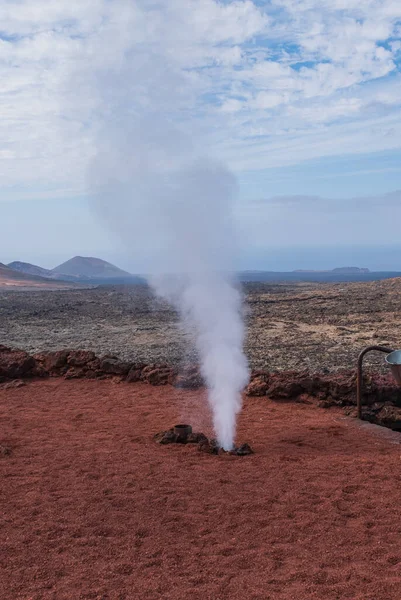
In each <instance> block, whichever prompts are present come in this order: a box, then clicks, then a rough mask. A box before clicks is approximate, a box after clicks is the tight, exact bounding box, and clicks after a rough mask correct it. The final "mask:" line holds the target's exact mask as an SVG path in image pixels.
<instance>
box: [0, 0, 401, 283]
mask: <svg viewBox="0 0 401 600" xmlns="http://www.w3.org/2000/svg"><path fill="white" fill-rule="evenodd" d="M400 71H401V3H400V1H399V0H276V1H274V0H272V1H262V0H259V1H257V0H254V1H253V2H252V1H251V0H244V1H241V0H237V1H220V2H217V1H215V0H162V1H161V0H153V1H145V0H135V1H133V0H68V1H67V0H58V1H57V2H48V0H3V1H2V2H1V3H0V80H1V82H2V85H1V89H0V114H1V119H0V262H4V263H7V262H10V261H12V260H25V261H29V262H33V263H36V264H40V265H41V266H44V267H54V266H55V265H56V264H59V263H60V262H63V261H64V260H67V259H68V258H70V257H71V256H73V255H76V254H79V255H89V256H99V257H101V258H104V259H106V260H110V261H112V262H117V264H118V265H119V266H121V267H123V268H126V269H129V270H131V271H134V272H143V270H144V269H145V268H146V259H145V258H146V257H143V256H141V255H140V253H139V252H137V251H135V252H133V253H132V254H131V253H130V252H127V248H126V247H125V246H124V245H123V244H122V242H121V241H120V240H119V239H118V236H116V235H115V233H113V231H111V230H109V228H108V227H107V226H106V225H105V223H104V222H102V221H101V219H99V218H98V215H97V214H96V211H94V210H93V201H92V200H93V190H92V188H91V183H90V178H88V171H89V170H90V165H91V163H92V162H93V160H94V157H95V156H96V155H97V153H98V152H99V139H101V140H102V144H105V145H107V143H108V142H107V139H106V141H105V137H104V135H103V136H101V137H100V136H99V131H101V130H102V127H103V126H104V123H106V122H110V121H113V120H116V119H118V120H119V121H120V123H123V124H124V123H127V131H129V126H128V124H129V122H130V119H138V115H139V116H140V115H141V114H142V112H143V111H144V110H145V111H146V114H147V115H148V116H149V115H154V116H155V119H156V118H159V117H162V118H163V119H164V120H165V121H166V120H167V121H168V122H170V123H172V124H174V127H175V129H176V130H177V131H181V132H182V133H183V135H185V136H186V137H187V138H189V139H190V140H191V144H192V145H193V146H194V147H196V148H197V149H198V150H199V151H202V152H203V153H204V154H207V155H208V156H210V157H211V158H213V159H215V160H218V161H220V162H222V163H223V164H225V165H226V166H227V167H228V168H229V169H230V170H231V171H232V172H233V173H234V175H235V176H236V178H237V181H238V195H237V197H236V201H235V207H234V217H235V223H236V227H237V230H238V237H239V243H240V247H241V253H240V260H239V263H238V266H239V267H241V268H246V269H252V268H255V269H263V268H266V269H269V270H271V269H273V270H278V271H280V270H292V269H298V268H334V267H336V266H346V265H351V264H352V265H354V264H355V265H356V266H366V267H369V268H371V269H381V270H400V271H401V241H400V235H399V231H400V225H399V224H400V223H401V73H400ZM127 135H128V134H127ZM109 143H110V144H112V141H111V140H110V142H109ZM132 148H133V149H132V151H133V152H138V145H137V144H135V143H133V144H132Z"/></svg>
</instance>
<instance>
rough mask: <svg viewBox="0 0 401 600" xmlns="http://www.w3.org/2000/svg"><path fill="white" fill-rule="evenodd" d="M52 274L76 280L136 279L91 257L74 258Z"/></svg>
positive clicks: (107, 263)
mask: <svg viewBox="0 0 401 600" xmlns="http://www.w3.org/2000/svg"><path fill="white" fill-rule="evenodd" d="M51 272H52V274H53V277H54V276H58V277H60V278H63V277H64V276H69V277H73V278H74V279H76V280H80V281H81V280H128V279H131V278H134V276H133V275H131V273H128V272H127V271H123V270H122V269H119V268H118V267H116V266H115V265H112V264H111V263H109V262H107V261H105V260H102V259H100V258H93V257H89V256H74V258H71V259H70V260H67V262H65V263H63V264H61V265H59V266H58V267H55V268H54V269H52V271H51Z"/></svg>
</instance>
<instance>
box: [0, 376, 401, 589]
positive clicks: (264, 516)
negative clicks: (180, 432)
mask: <svg viewBox="0 0 401 600" xmlns="http://www.w3.org/2000/svg"><path fill="white" fill-rule="evenodd" d="M202 399H203V393H202V392H187V391H178V390H175V389H173V388H171V387H169V386H167V387H162V388H154V387H151V386H148V385H145V384H135V385H127V384H119V385H118V384H116V383H113V382H110V381H103V382H99V381H83V380H82V381H64V380H62V379H53V380H48V381H44V382H43V381H38V382H33V383H29V384H28V385H27V386H26V387H22V388H19V389H1V390H0V444H2V445H3V448H4V446H8V447H10V448H11V450H12V453H11V455H4V452H3V455H2V454H0V474H1V489H0V508H1V538H0V539H1V543H0V597H1V600H42V599H45V600H48V599H49V600H50V599H53V600H64V599H65V600H78V599H99V600H100V599H102V600H123V599H133V600H141V599H150V600H158V599H163V600H164V599H171V600H184V599H185V600H187V599H188V598H190V599H191V600H198V599H199V600H209V599H210V600H268V599H270V600H284V599H285V600H289V599H294V600H311V599H315V598H318V599H321V600H331V599H333V600H334V599H338V600H344V599H346V598H349V599H352V600H391V599H394V600H395V599H397V600H398V599H399V598H400V597H401V519H400V510H401V509H400V507H401V487H400V478H401V475H400V466H401V458H400V454H401V449H400V446H399V444H397V443H393V442H392V441H391V440H388V439H386V437H385V435H384V434H383V435H379V434H377V433H375V432H374V431H370V430H368V429H367V430H365V428H361V427H358V426H357V425H356V422H355V421H351V420H347V419H345V418H343V417H342V416H341V413H339V412H336V411H326V410H323V409H318V408H315V407H313V406H309V405H302V404H281V403H272V402H269V401H268V400H266V399H265V398H250V399H247V400H246V403H245V409H244V411H243V413H242V415H241V418H240V423H239V432H238V441H239V442H244V441H247V442H249V443H250V444H251V445H252V446H253V447H254V450H255V452H256V454H254V455H253V456H249V457H243V458H239V457H233V456H211V455H207V454H202V453H199V452H198V451H197V449H196V447H195V446H179V445H173V446H160V445H157V444H156V443H155V442H154V441H153V439H152V436H153V434H154V433H155V432H157V431H159V430H161V429H166V428H168V427H170V426H171V425H173V424H174V423H176V422H177V421H181V420H182V418H183V417H185V416H187V415H188V414H189V413H191V411H192V422H193V424H194V425H196V426H199V427H202V428H203V430H204V431H205V433H207V434H208V433H209V432H208V430H207V428H205V427H204V420H203V419H205V418H207V415H206V413H205V415H203V416H202V413H203V412H205V411H203V410H200V411H199V412H198V418H196V406H198V407H199V406H202V402H203V400H202Z"/></svg>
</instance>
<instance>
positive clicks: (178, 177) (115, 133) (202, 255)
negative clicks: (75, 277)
mask: <svg viewBox="0 0 401 600" xmlns="http://www.w3.org/2000/svg"><path fill="white" fill-rule="evenodd" d="M146 60H147V62H146V64H147V65H148V68H147V69H146V70H144V69H142V68H139V67H138V65H139V64H140V61H139V59H138V57H137V60H136V61H133V60H132V59H131V55H129V54H128V55H127V57H126V58H124V60H123V61H122V62H121V64H120V65H119V67H118V69H116V70H115V71H111V72H110V70H109V71H107V72H101V73H99V74H98V76H97V81H96V86H97V90H98V92H97V93H98V95H99V97H100V101H99V106H100V109H99V113H100V117H101V118H100V119H99V122H102V127H99V130H98V134H97V152H96V157H95V159H94V160H93V164H92V167H91V169H90V187H91V190H92V192H94V195H93V198H94V199H93V204H94V207H95V210H96V212H97V213H99V212H100V214H101V216H102V217H103V218H104V220H106V222H107V224H108V225H109V226H112V227H113V228H114V229H115V230H116V232H117V233H118V235H119V236H120V237H121V238H122V239H123V240H124V241H125V245H126V247H127V248H128V250H129V251H130V252H131V253H132V254H133V255H134V256H135V255H138V254H140V256H141V259H142V260H141V264H142V265H146V267H145V268H146V270H147V272H148V273H149V282H150V284H151V285H152V286H153V288H154V290H155V291H156V293H157V295H159V296H160V297H163V298H165V299H167V300H168V301H169V302H170V303H172V304H173V305H174V306H175V308H176V309H177V311H178V313H179V314H180V317H181V320H182V322H183V324H184V325H185V326H186V327H188V328H190V329H191V330H192V331H194V332H195V339H196V347H197V351H198V355H199V359H200V365H201V370H202V375H203V377H204V379H205V381H206V383H207V386H208V390H209V395H208V397H209V402H210V405H211V408H212V411H213V418H214V427H215V431H216V434H217V437H218V440H219V442H220V444H221V445H222V446H223V447H224V448H226V449H229V448H231V447H232V445H233V442H234V436H235V422H236V415H237V413H238V411H239V409H240V407H241V390H242V388H243V387H244V385H246V383H247V380H248V368H247V362H246V359H245V356H244V354H243V351H242V346H243V337H244V326H243V320H242V302H241V300H242V299H241V294H240V292H239V291H238V290H237V288H236V287H235V285H234V284H233V282H232V280H231V277H230V275H229V274H230V273H232V272H233V271H234V270H235V264H234V256H235V228H234V225H233V220H232V211H233V201H234V198H235V195H236V191H237V184H236V180H235V177H234V176H233V174H232V173H231V172H230V171H229V170H228V169H227V168H226V167H225V166H223V165H221V164H220V163H219V162H218V161H216V160H213V159H212V158H210V157H206V156H205V154H206V152H205V151H204V150H202V148H201V143H200V140H201V138H200V137H199V136H198V135H192V136H189V135H188V124H187V126H186V131H183V130H182V129H180V127H179V126H178V125H177V122H178V123H179V120H180V114H181V113H180V111H185V106H184V104H183V103H184V97H185V98H186V99H187V100H188V101H189V100H190V99H193V90H192V87H191V85H192V84H191V82H192V79H191V78H190V79H189V80H188V77H189V75H188V74H187V75H185V76H184V75H183V74H182V73H181V74H177V72H176V71H174V72H172V71H171V70H170V69H169V65H168V64H167V63H166V62H165V60H164V58H163V57H160V56H157V57H156V58H155V57H152V56H148V57H146ZM163 61H164V62H163ZM161 65H163V66H164V67H165V68H162V67H161ZM133 82H134V83H133ZM159 89H163V92H164V93H165V96H164V99H165V102H166V103H165V105H164V106H161V101H160V99H159V97H157V94H156V91H157V90H159ZM175 90H179V92H177V93H176V92H175ZM183 90H184V92H183ZM133 92H134V95H133ZM135 92H136V95H135ZM144 97H146V98H147V101H146V100H144ZM167 103H168V106H167ZM167 109H168V110H167ZM169 111H172V112H175V113H176V119H175V121H176V124H174V125H173V124H172V122H173V119H171V118H168V117H167V116H166V115H168V114H169ZM177 111H178V112H177ZM195 129H196V125H195V124H194V131H195Z"/></svg>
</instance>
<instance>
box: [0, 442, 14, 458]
mask: <svg viewBox="0 0 401 600" xmlns="http://www.w3.org/2000/svg"><path fill="white" fill-rule="evenodd" d="M11 454H12V451H11V448H10V447H9V446H3V445H2V444H0V456H11Z"/></svg>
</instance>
